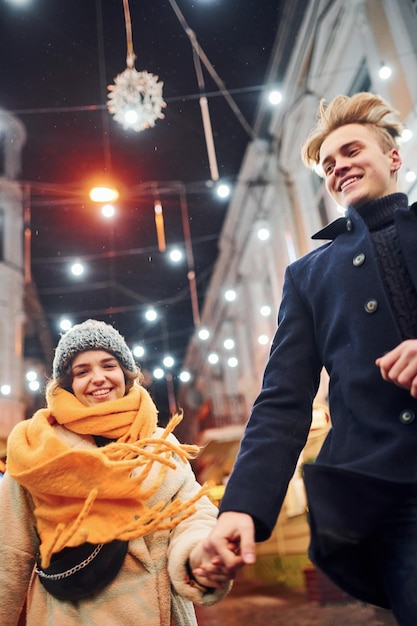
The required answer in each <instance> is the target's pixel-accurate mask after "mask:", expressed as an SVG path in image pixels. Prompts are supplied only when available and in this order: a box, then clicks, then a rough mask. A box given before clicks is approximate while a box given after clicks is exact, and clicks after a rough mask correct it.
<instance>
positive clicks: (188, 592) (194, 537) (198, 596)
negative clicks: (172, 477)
mask: <svg viewBox="0 0 417 626" xmlns="http://www.w3.org/2000/svg"><path fill="white" fill-rule="evenodd" d="M179 463H180V465H181V469H182V472H183V480H182V483H181V486H180V488H179V490H178V492H177V493H176V495H175V496H174V498H175V499H176V498H180V499H181V500H188V499H189V498H191V497H192V496H193V495H195V494H196V493H197V492H198V491H199V489H201V485H200V484H199V483H198V482H197V480H196V478H195V475H194V472H193V470H192V468H191V466H190V464H189V463H188V462H187V463H186V464H183V463H182V462H181V461H179ZM176 471H178V468H177V470H176ZM217 514H218V509H217V507H215V506H214V504H213V503H212V502H211V501H210V499H209V498H208V497H207V496H203V497H202V498H200V499H199V500H198V501H197V503H196V511H195V513H193V514H192V515H190V517H187V518H186V519H184V520H183V521H182V522H181V523H180V524H178V526H176V527H175V528H174V530H173V531H172V533H171V538H170V543H169V548H168V573H169V576H170V579H171V583H172V585H173V587H174V589H175V591H176V593H177V594H179V595H180V596H182V597H183V598H185V599H187V600H191V602H193V603H194V604H204V605H210V604H214V603H215V602H218V601H219V600H221V599H222V598H223V597H224V596H225V595H226V594H227V593H228V592H229V590H230V588H231V583H230V582H228V583H227V584H225V586H224V588H222V589H214V590H212V591H209V592H207V593H203V592H202V591H200V590H199V589H197V588H196V587H193V586H192V585H190V582H189V579H188V575H187V570H186V563H187V560H188V557H189V554H190V552H191V550H192V549H193V548H194V546H196V545H197V544H198V543H199V542H200V541H201V540H202V539H204V538H205V537H206V536H207V535H208V534H209V532H210V531H211V529H212V528H213V526H214V525H215V523H216V519H217Z"/></svg>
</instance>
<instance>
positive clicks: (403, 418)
mask: <svg viewBox="0 0 417 626" xmlns="http://www.w3.org/2000/svg"><path fill="white" fill-rule="evenodd" d="M415 419H416V416H415V413H414V411H411V410H410V409H405V410H404V411H401V413H400V422H401V423H402V424H412V423H413V422H414V420H415Z"/></svg>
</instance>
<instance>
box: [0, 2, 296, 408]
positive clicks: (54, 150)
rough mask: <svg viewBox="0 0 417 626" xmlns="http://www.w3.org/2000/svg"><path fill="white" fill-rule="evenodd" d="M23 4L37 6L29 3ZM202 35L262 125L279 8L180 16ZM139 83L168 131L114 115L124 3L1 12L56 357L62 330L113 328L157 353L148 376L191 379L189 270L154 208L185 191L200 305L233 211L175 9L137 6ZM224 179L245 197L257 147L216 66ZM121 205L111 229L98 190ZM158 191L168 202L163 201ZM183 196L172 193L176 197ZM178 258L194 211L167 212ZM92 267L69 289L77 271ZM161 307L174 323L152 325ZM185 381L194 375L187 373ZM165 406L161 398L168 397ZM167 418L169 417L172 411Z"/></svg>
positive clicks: (35, 264)
mask: <svg viewBox="0 0 417 626" xmlns="http://www.w3.org/2000/svg"><path fill="white" fill-rule="evenodd" d="M21 3H22V0H21ZM177 4H178V6H179V8H180V10H181V11H182V13H183V15H184V17H185V20H186V21H187V23H188V26H189V27H190V28H191V29H192V30H193V31H194V32H195V34H196V37H197V40H198V42H199V44H200V46H201V48H202V50H203V51H204V53H205V54H206V56H207V57H208V59H209V61H210V63H211V64H212V65H213V66H214V68H215V70H216V71H217V73H218V75H219V76H220V78H221V80H222V81H223V83H225V85H226V87H227V89H228V90H230V93H231V95H232V97H233V99H234V100H235V102H236V104H237V105H238V107H239V108H240V110H241V112H242V114H243V116H244V117H245V118H246V120H247V121H248V122H249V124H252V123H253V120H254V115H255V111H256V107H257V105H258V102H259V99H260V98H261V97H265V93H263V92H262V86H263V84H264V81H265V77H266V71H267V68H268V63H269V60H270V55H271V51H272V46H273V43H274V39H275V35H276V31H277V24H278V20H279V19H280V18H281V17H282V8H281V5H284V4H285V3H283V2H280V1H279V0H275V1H269V0H177ZM129 6H130V13H131V20H132V32H133V47H134V51H135V54H136V57H137V59H136V62H135V67H136V69H137V70H138V71H144V70H146V71H147V72H150V73H152V74H156V75H158V76H159V79H160V80H161V81H163V83H164V88H163V97H164V99H165V101H166V103H167V107H166V109H165V110H164V113H165V119H163V120H158V121H157V122H156V125H155V127H154V128H150V129H147V130H145V131H142V132H140V133H137V132H134V131H132V130H124V129H123V127H122V126H121V125H120V124H118V123H117V122H115V121H114V119H113V118H112V116H111V115H110V114H109V113H108V111H107V109H106V100H107V94H108V92H107V88H106V87H107V85H109V84H111V83H113V81H114V78H115V77H116V75H118V74H120V73H121V72H123V71H124V69H125V68H126V30H125V18H124V10H123V1H122V0H66V1H61V0H59V1H58V0H27V3H26V5H23V4H21V6H15V4H14V3H13V2H12V0H0V59H1V63H0V84H1V88H0V107H1V108H3V109H6V110H9V111H11V112H13V113H14V114H15V115H16V116H17V117H18V118H19V119H20V120H21V121H22V122H23V124H24V125H25V128H26V132H27V141H26V144H25V148H24V152H23V166H22V175H21V178H22V180H23V181H27V182H28V183H29V184H30V190H31V222H32V223H31V227H32V269H33V280H34V282H35V283H36V286H37V289H38V292H39V296H40V299H41V302H42V304H43V306H44V308H45V313H46V317H47V319H48V323H49V326H50V330H51V333H52V335H53V338H54V341H55V340H57V339H58V336H59V329H58V325H57V324H58V322H59V319H60V317H61V316H63V315H66V316H69V317H71V319H72V320H73V322H80V321H83V320H84V319H86V318H87V317H97V318H99V319H104V320H105V321H107V322H110V323H113V324H114V325H115V326H116V327H117V328H118V329H119V330H120V331H121V332H122V334H123V335H124V336H125V337H126V339H127V341H128V342H129V344H133V343H135V342H139V341H142V340H143V341H144V343H145V344H146V346H147V350H148V352H147V356H145V357H144V358H143V360H141V361H140V364H141V366H142V368H143V369H144V370H148V369H149V370H151V368H152V367H153V366H154V365H155V364H157V363H159V362H160V360H161V357H162V355H163V353H164V351H167V350H169V351H170V353H171V354H172V355H173V356H174V357H175V358H176V360H177V363H178V365H180V363H181V359H182V357H183V355H184V352H185V349H186V346H187V342H188V339H189V337H190V335H191V334H192V332H193V319H192V309H191V302H190V293H189V285H188V279H187V266H186V264H185V263H183V264H182V265H179V266H178V267H173V266H172V264H170V263H169V262H168V260H167V257H166V255H164V254H161V253H160V252H159V251H158V247H157V239H156V233H155V224H154V213H153V200H154V199H155V197H156V196H155V194H156V195H158V192H152V193H147V194H144V192H143V189H144V185H145V186H146V183H148V182H149V181H156V184H155V186H154V187H153V188H155V189H158V188H159V187H164V188H166V187H167V184H166V183H165V184H164V181H181V182H182V183H184V185H185V188H186V190H187V196H186V197H187V207H188V214H189V218H190V229H191V236H192V242H193V254H194V263H195V271H196V277H197V291H198V296H199V301H200V307H202V304H203V301H204V291H205V289H206V287H207V285H208V282H209V280H210V276H211V272H212V269H213V264H214V262H215V260H216V256H217V239H218V235H219V232H220V229H221V226H222V222H223V219H224V216H225V213H226V210H227V201H226V202H225V201H223V202H222V201H219V200H218V199H217V198H215V196H214V193H213V190H212V189H211V187H210V169H209V163H208V157H207V151H206V144H205V139H204V131H203V124H202V121H201V112H200V106H199V100H198V97H199V87H198V82H197V77H196V72H195V67H194V62H193V55H192V47H191V43H190V40H189V38H188V36H187V35H186V33H185V32H184V29H183V27H182V25H181V24H180V21H179V20H178V18H177V16H176V15H175V12H174V10H173V8H172V6H171V5H170V3H169V2H168V1H165V0H147V1H142V2H139V1H136V0H130V3H129ZM203 76H204V81H205V93H206V94H207V95H208V102H209V109H210V116H211V123H212V128H213V135H214V142H215V148H216V154H217V162H218V168H219V172H220V177H221V178H222V179H223V178H224V179H225V180H227V181H229V182H233V180H234V179H235V177H236V176H237V174H238V172H239V169H240V165H241V162H242V158H243V155H244V151H245V148H246V146H247V144H248V142H249V141H250V137H249V135H248V133H247V132H246V130H245V129H244V128H243V126H242V124H241V123H240V122H239V120H238V119H237V117H236V116H235V114H234V113H233V111H232V110H231V108H230V106H229V104H228V103H227V102H226V100H225V98H224V97H223V96H222V95H221V94H220V93H219V90H218V86H217V85H216V84H215V82H214V80H213V79H212V77H211V76H210V75H209V73H208V72H207V70H206V68H204V66H203ZM99 180H100V181H106V182H107V181H108V182H110V181H112V182H113V183H114V184H115V185H116V186H117V188H118V189H119V190H120V194H121V197H120V199H119V201H118V203H117V214H116V216H115V217H114V218H113V220H112V221H109V220H105V219H104V218H103V217H102V216H101V214H100V212H99V209H98V207H97V206H95V205H93V204H92V203H91V202H90V201H89V200H88V197H87V196H88V190H89V188H91V186H92V185H93V184H95V183H96V182H98V181H99ZM147 187H152V186H151V185H147ZM168 188H170V184H168ZM161 200H162V204H163V209H164V217H165V227H166V239H167V246H168V248H169V247H170V246H171V245H172V244H178V245H181V246H183V244H184V240H183V230H182V221H181V209H180V203H179V196H178V194H177V192H176V191H175V190H174V191H172V192H169V193H167V194H166V197H164V196H162V198H161ZM75 258H79V259H80V260H82V261H83V262H85V263H86V264H87V271H86V273H85V275H84V276H83V277H79V278H78V279H74V278H73V277H70V276H69V274H68V266H69V263H70V261H71V260H74V259H75ZM148 304H152V305H154V306H155V307H157V308H158V309H159V311H160V312H161V313H162V314H163V319H164V322H163V323H162V324H161V323H157V324H156V325H154V326H153V327H150V326H149V324H148V323H145V322H144V320H143V313H144V309H145V308H146V306H147V305H148ZM177 369H178V368H177ZM153 391H154V395H155V396H157V395H158V389H157V386H156V385H154V389H153ZM162 410H163V409H162Z"/></svg>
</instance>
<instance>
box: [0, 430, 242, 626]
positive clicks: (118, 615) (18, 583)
mask: <svg viewBox="0 0 417 626" xmlns="http://www.w3.org/2000/svg"><path fill="white" fill-rule="evenodd" d="M56 430H57V436H59V438H60V439H64V440H66V441H67V442H68V443H69V445H71V446H72V447H74V448H78V449H82V448H84V449H86V448H91V447H92V446H94V445H95V444H94V442H93V440H92V439H90V438H88V437H84V438H81V437H80V436H79V435H76V434H74V433H71V432H70V431H68V430H66V429H65V428H63V427H62V426H56ZM161 433H162V429H158V432H157V436H158V435H160V434H161ZM170 438H171V439H172V441H174V442H176V443H177V440H176V439H175V437H173V436H172V435H171V436H170ZM175 460H176V461H177V468H176V469H175V470H171V469H168V471H167V474H166V478H165V480H164V483H163V485H162V486H161V488H160V489H159V491H158V492H157V494H155V496H154V497H153V498H152V499H151V501H150V505H152V504H153V503H155V502H157V501H160V500H166V501H167V502H169V501H172V500H174V499H176V498H181V499H188V498H190V497H191V496H192V495H194V494H195V493H196V492H197V491H198V489H199V485H198V483H197V482H196V480H195V477H194V474H193V471H192V469H191V466H190V465H189V463H183V462H182V461H180V460H179V459H178V458H177V457H175ZM157 469H158V468H154V470H155V472H156V471H157ZM153 478H155V473H154V474H153V475H152V473H151V475H150V477H149V480H150V481H152V479H153ZM145 484H146V483H145ZM0 511H1V514H0V537H1V540H0V541H1V543H0V624H1V626H17V624H18V619H19V614H20V611H21V608H22V606H23V604H24V602H25V598H26V596H27V622H26V623H27V626H58V625H59V626H79V625H80V624H84V625H86V626H87V625H88V626H141V625H146V626H173V625H175V626H189V625H195V624H196V623H197V622H196V619H195V612H194V608H193V603H195V604H205V605H209V604H213V603H215V602H217V601H219V600H220V599H221V598H222V597H223V596H224V595H225V594H226V593H227V591H228V589H229V588H230V586H229V585H227V586H226V588H225V589H224V590H222V591H218V590H217V591H215V592H213V593H204V594H203V593H201V591H199V590H198V589H196V588H194V587H192V586H191V585H190V584H189V582H188V579H187V573H186V569H185V563H186V561H187V558H188V555H189V553H190V551H191V549H192V548H193V547H194V546H195V545H196V544H197V543H198V542H199V540H200V539H202V538H203V537H205V536H206V535H207V534H208V532H209V531H210V529H211V528H212V527H213V525H214V523H215V520H216V517H217V509H216V507H215V506H213V504H212V503H211V502H210V500H209V499H208V498H207V497H203V498H202V499H200V500H199V501H198V503H197V511H196V513H195V514H194V515H192V516H191V517H189V518H187V519H185V520H184V521H183V522H181V523H180V524H179V525H178V526H177V527H176V528H175V529H174V530H171V531H158V532H155V533H153V534H151V535H148V536H146V537H143V538H139V539H135V540H133V541H130V542H129V548H128V553H127V555H126V558H125V561H124V564H123V566H122V568H121V570H120V572H119V574H118V575H117V576H116V578H115V579H114V580H113V581H112V582H111V583H110V584H109V585H108V586H107V587H105V588H104V589H103V590H102V591H101V592H99V593H98V594H97V595H95V596H92V597H90V598H86V599H84V600H81V601H79V602H78V603H71V602H63V601H60V600H57V599H56V598H54V597H53V596H51V595H50V594H49V593H48V592H46V591H45V589H44V587H43V586H42V584H41V583H40V582H39V579H38V576H37V574H36V573H35V572H34V562H35V557H36V554H37V552H38V547H39V540H38V537H37V533H36V528H35V519H34V516H33V503H32V500H31V497H30V495H29V494H28V492H27V491H26V490H25V489H24V488H22V487H21V486H20V485H19V484H18V483H17V482H16V481H15V480H13V479H12V478H11V477H10V476H9V475H8V474H7V472H6V474H5V476H4V478H3V479H2V480H1V482H0Z"/></svg>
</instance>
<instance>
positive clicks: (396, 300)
mask: <svg viewBox="0 0 417 626" xmlns="http://www.w3.org/2000/svg"><path fill="white" fill-rule="evenodd" d="M409 210H410V209H409V207H408V198H407V196H406V195H405V194H402V193H394V194H392V195H390V196H385V197H384V198H380V199H378V200H373V201H372V202H368V203H367V204H365V205H364V206H362V207H360V208H359V209H357V212H358V213H359V215H360V216H361V217H362V219H363V220H364V222H365V224H366V225H367V226H368V228H369V232H370V234H371V238H372V243H373V246H374V250H375V257H376V261H377V264H378V268H379V272H380V274H381V278H382V282H383V284H384V288H385V292H386V294H387V297H388V301H389V303H390V305H391V309H392V312H393V314H394V317H395V319H396V321H397V325H398V328H399V331H400V333H401V335H402V338H403V339H413V338H417V291H416V289H415V288H414V285H413V283H412V281H411V277H410V275H409V273H408V271H407V268H406V265H405V262H404V258H403V253H402V250H401V248H400V245H399V241H398V234H397V229H396V226H395V221H394V214H395V212H396V211H409ZM416 245H417V241H416Z"/></svg>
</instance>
